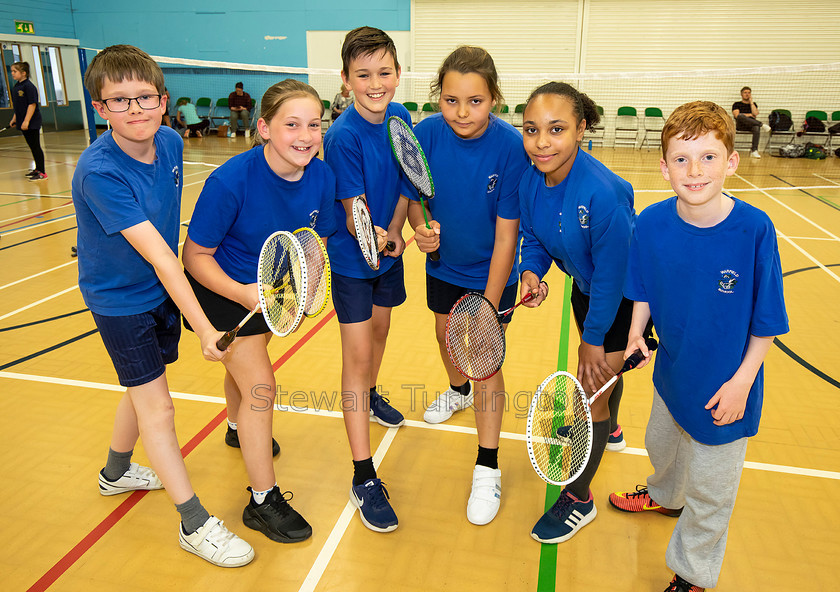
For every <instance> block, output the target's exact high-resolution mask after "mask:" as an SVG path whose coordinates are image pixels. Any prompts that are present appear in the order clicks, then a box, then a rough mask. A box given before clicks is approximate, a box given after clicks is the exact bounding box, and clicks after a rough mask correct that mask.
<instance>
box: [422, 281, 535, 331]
mask: <svg viewBox="0 0 840 592" xmlns="http://www.w3.org/2000/svg"><path fill="white" fill-rule="evenodd" d="M518 285H519V283H518V282H513V283H512V284H510V285H509V286H505V289H504V290H502V297H501V298H500V299H499V310H507V309H509V308H511V307H512V306H513V305H514V304H516V289H517V287H518ZM470 292H477V293H479V294H484V290H478V289H475V288H464V287H461V286H456V285H455V284H450V283H449V282H446V281H444V280H441V279H438V278H436V277H434V276H431V275H429V274H428V273H427V274H426V304H427V305H428V307H429V310H431V311H432V312H435V313H437V314H442V315H448V314H449V311H451V310H452V307H453V306H455V303H456V302H458V300H459V299H460V298H461V297H462V296H464V295H465V294H469V293H470ZM512 318H513V311H511V312H510V313H508V314H507V315H505V317H504V318H503V319H502V323H509V322H510V320H511V319H512Z"/></svg>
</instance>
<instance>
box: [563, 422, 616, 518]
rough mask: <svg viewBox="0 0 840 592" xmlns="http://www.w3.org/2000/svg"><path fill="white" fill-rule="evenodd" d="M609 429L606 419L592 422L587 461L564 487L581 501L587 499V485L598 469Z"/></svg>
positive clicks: (590, 482)
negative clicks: (573, 478) (589, 450)
mask: <svg viewBox="0 0 840 592" xmlns="http://www.w3.org/2000/svg"><path fill="white" fill-rule="evenodd" d="M609 430H610V422H609V420H607V419H605V420H604V421H594V422H592V453H591V454H590V455H589V461H587V463H586V467H584V469H583V472H582V473H581V474H580V476H579V477H578V478H577V479H575V480H574V481H572V482H571V483H569V484H568V485H567V486H566V489H567V490H569V491H570V492H571V493H572V495H574V496H575V497H576V498H578V499H579V500H581V501H586V500H588V499H589V486H590V485H591V484H592V479H593V478H594V477H595V473H596V472H597V471H598V465H600V464H601V457H602V456H604V449H605V448H606V447H607V438H609V435H610V431H609Z"/></svg>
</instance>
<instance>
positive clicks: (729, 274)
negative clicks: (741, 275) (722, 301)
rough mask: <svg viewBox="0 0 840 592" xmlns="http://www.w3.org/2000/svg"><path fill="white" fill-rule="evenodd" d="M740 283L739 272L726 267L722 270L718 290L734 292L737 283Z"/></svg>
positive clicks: (728, 292)
mask: <svg viewBox="0 0 840 592" xmlns="http://www.w3.org/2000/svg"><path fill="white" fill-rule="evenodd" d="M737 283H738V273H737V272H735V271H733V270H731V269H724V270H723V271H721V272H720V280H718V292H721V293H723V294H732V293H733V292H734V291H735V284H737Z"/></svg>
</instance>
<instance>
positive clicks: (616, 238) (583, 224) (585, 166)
mask: <svg viewBox="0 0 840 592" xmlns="http://www.w3.org/2000/svg"><path fill="white" fill-rule="evenodd" d="M519 206H520V210H521V211H520V214H521V222H520V230H521V231H522V235H523V240H522V260H521V261H520V263H519V271H520V273H522V272H525V271H532V272H534V273H535V274H536V275H537V276H538V277H543V276H545V274H546V273H547V272H548V270H549V268H550V267H551V262H552V260H553V261H555V262H556V263H557V266H558V267H560V269H562V270H563V271H564V272H566V273H567V274H569V275H571V276H572V277H573V278H574V280H575V283H576V284H577V286H578V288H580V291H581V292H583V293H584V294H587V295H588V296H589V312H588V313H587V315H586V319H585V320H584V323H583V334H582V338H583V340H584V341H585V342H586V343H588V344H590V345H603V344H604V336H605V335H606V334H607V331H609V329H610V327H611V326H612V324H613V322H614V321H615V315H616V313H617V312H618V305H619V304H621V291H622V288H623V286H624V276H625V273H626V270H627V252H628V249H629V244H630V234H631V233H632V229H633V221H634V219H635V212H634V210H633V187H632V186H631V185H630V183H628V182H627V181H625V180H624V179H622V178H621V177H619V176H618V175H616V174H615V173H613V172H612V171H610V170H609V169H608V168H607V167H605V166H604V165H603V164H601V163H600V162H599V161H598V160H596V159H595V158H593V157H592V156H590V155H589V154H587V153H586V152H584V151H583V150H580V149H578V151H577V155H576V156H575V162H574V164H573V165H572V169H571V170H570V171H569V174H568V175H567V176H566V178H565V179H564V180H563V182H562V183H559V184H558V185H556V186H554V187H546V185H545V175H544V174H543V173H541V172H540V171H539V170H538V169H537V168H536V167H534V166H532V167H531V168H530V169H528V170H527V171H526V172H525V174H524V175H523V176H522V182H521V183H520V185H519Z"/></svg>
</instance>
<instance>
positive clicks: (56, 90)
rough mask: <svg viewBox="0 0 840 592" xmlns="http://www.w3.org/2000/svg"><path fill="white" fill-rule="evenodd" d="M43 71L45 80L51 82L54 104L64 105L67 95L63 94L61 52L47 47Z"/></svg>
mask: <svg viewBox="0 0 840 592" xmlns="http://www.w3.org/2000/svg"><path fill="white" fill-rule="evenodd" d="M44 70H45V73H46V76H47V78H48V79H49V80H51V81H52V87H53V95H54V96H55V104H56V105H66V104H67V95H66V94H65V92H64V68H62V66H61V50H60V49H59V48H57V47H49V46H48V47H47V51H46V59H45V60H44Z"/></svg>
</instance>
